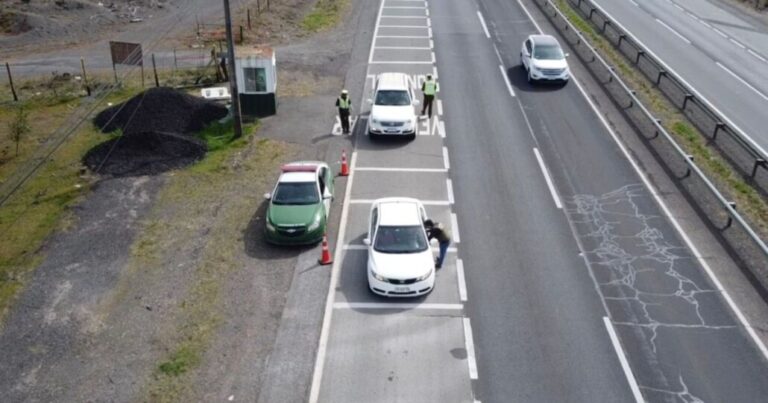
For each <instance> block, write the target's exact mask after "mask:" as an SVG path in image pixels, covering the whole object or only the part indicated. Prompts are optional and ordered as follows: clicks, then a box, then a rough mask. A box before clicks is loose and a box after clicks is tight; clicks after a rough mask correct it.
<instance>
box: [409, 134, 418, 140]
mask: <svg viewBox="0 0 768 403" xmlns="http://www.w3.org/2000/svg"><path fill="white" fill-rule="evenodd" d="M408 140H409V141H413V140H416V133H415V132H414V133H411V134H409V135H408Z"/></svg>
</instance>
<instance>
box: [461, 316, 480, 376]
mask: <svg viewBox="0 0 768 403" xmlns="http://www.w3.org/2000/svg"><path fill="white" fill-rule="evenodd" d="M463 322H464V342H465V344H466V346H467V367H468V368H469V379H472V380H475V379H477V362H476V361H475V342H474V340H473V338H472V325H470V324H469V318H464V320H463Z"/></svg>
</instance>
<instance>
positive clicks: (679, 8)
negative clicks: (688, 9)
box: [672, 3, 685, 12]
mask: <svg viewBox="0 0 768 403" xmlns="http://www.w3.org/2000/svg"><path fill="white" fill-rule="evenodd" d="M672 5H674V6H675V7H677V8H678V10H680V11H682V12H685V9H684V8H682V7H680V5H679V4H677V3H672Z"/></svg>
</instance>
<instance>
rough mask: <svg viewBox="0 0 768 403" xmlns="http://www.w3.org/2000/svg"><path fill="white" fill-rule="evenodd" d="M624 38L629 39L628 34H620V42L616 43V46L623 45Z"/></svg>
mask: <svg viewBox="0 0 768 403" xmlns="http://www.w3.org/2000/svg"><path fill="white" fill-rule="evenodd" d="M624 39H627V35H626V34H619V43H617V44H616V47H619V48H620V47H621V41H623V40H624Z"/></svg>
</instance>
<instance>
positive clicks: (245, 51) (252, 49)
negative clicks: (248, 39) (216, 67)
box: [235, 46, 275, 59]
mask: <svg viewBox="0 0 768 403" xmlns="http://www.w3.org/2000/svg"><path fill="white" fill-rule="evenodd" d="M235 51H236V54H235V56H236V58H242V57H251V56H254V57H259V58H265V59H271V58H272V57H273V56H274V54H275V51H274V49H272V48H271V47H268V46H238V47H237V48H236V49H235Z"/></svg>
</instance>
